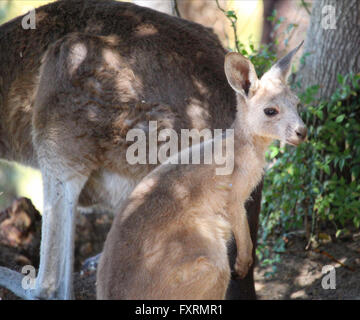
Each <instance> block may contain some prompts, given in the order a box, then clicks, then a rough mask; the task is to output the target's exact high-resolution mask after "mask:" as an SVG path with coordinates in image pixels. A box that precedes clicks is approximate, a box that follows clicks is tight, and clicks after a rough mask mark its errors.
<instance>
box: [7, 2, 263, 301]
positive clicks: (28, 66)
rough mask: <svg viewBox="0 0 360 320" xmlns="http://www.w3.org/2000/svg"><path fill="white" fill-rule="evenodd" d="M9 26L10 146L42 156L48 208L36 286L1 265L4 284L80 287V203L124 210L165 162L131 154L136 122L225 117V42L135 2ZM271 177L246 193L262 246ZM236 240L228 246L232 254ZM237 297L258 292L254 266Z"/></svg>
mask: <svg viewBox="0 0 360 320" xmlns="http://www.w3.org/2000/svg"><path fill="white" fill-rule="evenodd" d="M22 19H23V17H18V18H16V19H14V20H12V21H10V22H8V23H6V24H4V25H2V26H1V27H0V48H1V50H0V157H1V158H4V159H7V160H11V161H17V162H20V163H23V164H26V165H30V166H33V167H36V168H39V169H40V170H41V173H42V177H43V186H44V212H43V222H42V240H41V251H40V266H39V271H38V275H37V279H36V285H35V288H34V289H28V290H25V289H23V288H22V287H21V280H22V275H21V274H19V273H17V272H14V271H12V270H9V269H6V268H3V267H0V285H2V286H5V287H7V288H8V289H10V290H12V291H13V292H14V293H15V294H17V295H18V296H20V297H22V298H26V299H71V298H72V297H73V288H72V273H73V255H74V230H75V228H74V227H75V222H76V212H77V210H76V208H77V205H78V204H79V205H80V206H82V207H91V206H98V205H99V206H100V205H102V204H105V205H106V206H107V207H109V208H110V209H113V210H114V211H117V210H118V208H119V207H120V206H121V204H122V203H123V202H124V200H125V199H126V198H127V196H128V195H129V194H130V193H131V191H132V190H133V188H134V187H135V186H136V184H137V183H138V182H139V181H140V180H141V179H142V178H143V177H144V176H145V175H146V174H147V173H149V172H150V171H151V170H152V169H153V168H154V167H155V166H156V164H136V165H130V164H129V163H128V162H127V160H126V150H127V147H128V144H129V143H128V142H127V141H126V135H127V132H128V131H129V130H130V129H133V128H139V129H143V130H144V131H145V132H147V133H149V132H148V131H149V121H150V120H153V121H157V123H158V130H161V129H163V128H171V129H174V130H176V131H177V132H180V129H182V128H189V129H191V128H194V129H199V130H202V129H204V128H210V129H214V128H217V129H225V128H228V127H230V125H231V124H232V123H233V121H234V119H235V109H236V97H235V93H234V91H233V90H232V89H231V88H230V86H229V85H228V83H227V81H226V77H225V73H224V68H223V65H224V58H225V54H226V51H225V50H224V49H223V47H222V46H221V44H220V42H219V40H218V39H217V37H216V36H215V35H214V34H213V33H212V31H211V30H209V29H207V28H205V27H203V26H201V25H198V24H196V23H193V22H190V21H186V20H183V19H179V18H175V17H172V16H169V15H166V14H163V13H160V12H156V11H153V10H151V9H147V8H143V7H139V6H136V5H133V4H130V3H120V2H115V1H101V0H86V1H85V0H67V1H58V2H55V3H52V4H49V5H46V6H43V7H40V8H38V9H36V29H27V30H25V29H23V28H22ZM261 188H262V186H261V185H259V186H258V188H257V189H256V190H255V191H254V192H253V194H252V199H253V200H252V201H248V202H247V205H246V209H247V216H248V220H249V225H250V233H251V237H252V242H253V244H254V249H253V258H255V256H254V250H255V247H256V234H257V226H258V215H259V211H260V198H261ZM235 257H236V246H235V244H233V245H232V248H231V250H230V265H231V267H232V266H233V265H234V261H235ZM228 297H229V298H233V299H235V298H248V299H250V298H255V290H254V281H253V266H252V267H251V268H250V271H249V272H248V274H247V276H246V277H245V278H244V279H243V280H240V279H233V280H232V282H231V284H230V287H229V290H228Z"/></svg>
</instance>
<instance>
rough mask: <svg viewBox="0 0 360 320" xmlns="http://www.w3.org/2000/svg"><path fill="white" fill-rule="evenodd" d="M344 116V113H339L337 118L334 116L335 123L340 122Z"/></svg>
mask: <svg viewBox="0 0 360 320" xmlns="http://www.w3.org/2000/svg"><path fill="white" fill-rule="evenodd" d="M344 118H345V115H344V114H341V115H340V116H338V117H337V118H336V120H335V121H336V122H337V123H341V122H342V121H343V120H344Z"/></svg>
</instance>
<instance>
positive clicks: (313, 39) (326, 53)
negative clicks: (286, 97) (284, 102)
mask: <svg viewBox="0 0 360 320" xmlns="http://www.w3.org/2000/svg"><path fill="white" fill-rule="evenodd" d="M326 6H327V7H326ZM332 13H334V15H333V16H334V17H335V20H334V21H332ZM304 52H309V53H310V55H309V56H307V57H306V58H305V65H304V66H303V68H302V69H301V70H300V72H299V79H300V81H301V83H302V89H305V88H306V87H308V86H311V85H316V84H319V85H320V90H319V96H320V97H321V98H328V97H330V96H331V95H332V93H333V92H334V90H335V89H336V87H337V75H338V74H341V75H345V74H347V73H349V72H350V71H352V72H354V73H358V72H360V1H358V0H347V1H335V0H316V1H314V2H313V3H312V13H311V21H310V27H309V29H308V32H307V37H306V42H305V49H304Z"/></svg>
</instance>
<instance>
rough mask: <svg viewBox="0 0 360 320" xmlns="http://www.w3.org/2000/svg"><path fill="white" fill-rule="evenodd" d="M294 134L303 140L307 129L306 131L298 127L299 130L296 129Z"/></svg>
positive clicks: (304, 128)
mask: <svg viewBox="0 0 360 320" xmlns="http://www.w3.org/2000/svg"><path fill="white" fill-rule="evenodd" d="M295 132H296V135H297V136H298V137H299V138H300V139H302V140H305V138H306V135H307V129H306V127H299V128H297V129H296V130H295Z"/></svg>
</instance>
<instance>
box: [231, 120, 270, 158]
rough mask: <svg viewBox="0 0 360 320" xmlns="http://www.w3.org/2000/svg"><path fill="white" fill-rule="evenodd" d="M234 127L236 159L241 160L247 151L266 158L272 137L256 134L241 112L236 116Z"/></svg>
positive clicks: (257, 156)
mask: <svg viewBox="0 0 360 320" xmlns="http://www.w3.org/2000/svg"><path fill="white" fill-rule="evenodd" d="M232 128H233V129H234V151H235V161H236V159H238V160H239V161H241V158H244V157H245V156H246V155H244V153H245V152H250V153H251V155H252V156H253V157H254V156H255V157H256V158H257V159H259V160H261V159H262V160H265V152H266V150H267V148H268V147H269V145H270V143H271V142H272V139H270V138H265V137H261V136H259V135H256V134H255V133H254V131H253V130H251V128H250V127H249V125H248V123H247V121H246V119H245V118H244V116H243V115H241V114H238V115H237V116H236V119H235V121H234V123H233V125H232Z"/></svg>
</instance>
